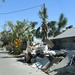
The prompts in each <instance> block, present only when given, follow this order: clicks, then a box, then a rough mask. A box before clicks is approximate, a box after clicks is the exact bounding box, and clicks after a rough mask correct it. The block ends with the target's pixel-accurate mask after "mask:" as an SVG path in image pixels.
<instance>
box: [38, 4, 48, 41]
mask: <svg viewBox="0 0 75 75" xmlns="http://www.w3.org/2000/svg"><path fill="white" fill-rule="evenodd" d="M39 16H40V18H41V19H42V25H41V26H42V34H43V36H42V40H43V41H44V40H45V39H47V24H46V19H47V18H48V16H47V9H46V7H45V4H44V5H43V8H42V10H41V11H39Z"/></svg>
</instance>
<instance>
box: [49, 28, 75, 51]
mask: <svg viewBox="0 0 75 75" xmlns="http://www.w3.org/2000/svg"><path fill="white" fill-rule="evenodd" d="M74 32H75V27H73V28H70V29H67V30H66V31H64V32H63V33H61V34H59V35H58V36H56V37H54V38H52V39H50V40H52V41H53V42H54V44H55V46H56V49H57V50H60V49H67V50H75V33H74Z"/></svg>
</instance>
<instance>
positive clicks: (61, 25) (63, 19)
mask: <svg viewBox="0 0 75 75" xmlns="http://www.w3.org/2000/svg"><path fill="white" fill-rule="evenodd" d="M66 24H67V18H66V17H64V14H62V13H61V15H60V17H59V21H58V28H57V31H58V34H60V33H61V32H62V28H64V27H65V26H66Z"/></svg>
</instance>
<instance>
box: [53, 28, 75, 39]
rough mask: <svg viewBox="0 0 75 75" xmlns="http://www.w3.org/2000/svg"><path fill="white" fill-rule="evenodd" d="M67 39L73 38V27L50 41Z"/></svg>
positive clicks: (74, 35) (74, 30) (74, 31)
mask: <svg viewBox="0 0 75 75" xmlns="http://www.w3.org/2000/svg"><path fill="white" fill-rule="evenodd" d="M67 37H75V27H73V28H70V29H67V30H66V31H64V32H63V33H61V34H59V35H58V36H56V37H54V38H52V39H61V38H67Z"/></svg>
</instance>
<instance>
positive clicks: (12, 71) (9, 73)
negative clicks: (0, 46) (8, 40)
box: [0, 50, 47, 75]
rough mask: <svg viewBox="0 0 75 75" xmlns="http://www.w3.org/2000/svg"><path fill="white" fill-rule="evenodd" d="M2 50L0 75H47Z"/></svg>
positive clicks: (0, 54)
mask: <svg viewBox="0 0 75 75" xmlns="http://www.w3.org/2000/svg"><path fill="white" fill-rule="evenodd" d="M17 60H18V59H17V58H13V57H12V56H10V55H8V54H7V53H4V52H3V51H1V50H0V75H47V74H45V73H44V72H42V71H41V70H39V69H37V68H32V67H31V66H29V65H26V64H24V63H22V62H19V61H17Z"/></svg>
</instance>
